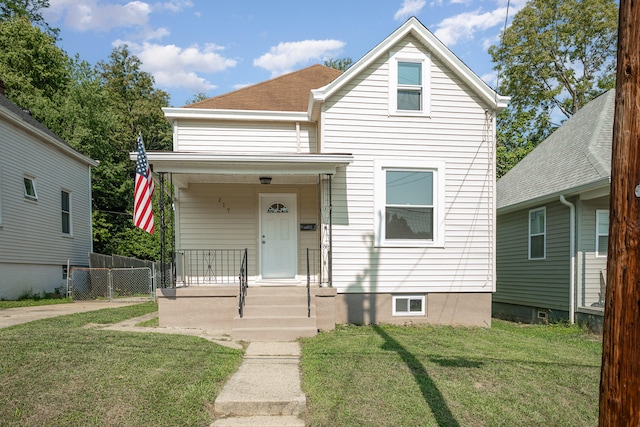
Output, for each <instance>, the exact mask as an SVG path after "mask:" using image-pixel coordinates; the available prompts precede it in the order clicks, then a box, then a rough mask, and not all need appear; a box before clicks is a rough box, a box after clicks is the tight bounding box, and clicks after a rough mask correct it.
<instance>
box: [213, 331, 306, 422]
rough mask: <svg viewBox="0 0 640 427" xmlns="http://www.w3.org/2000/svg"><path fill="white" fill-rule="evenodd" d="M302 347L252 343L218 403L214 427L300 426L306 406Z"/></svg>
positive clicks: (292, 344)
mask: <svg viewBox="0 0 640 427" xmlns="http://www.w3.org/2000/svg"><path fill="white" fill-rule="evenodd" d="M299 362H300V344H299V343H297V342H251V343H249V346H248V347H247V351H246V353H245V357H244V361H243V362H242V365H240V368H239V369H238V371H237V372H236V373H235V374H234V375H233V376H232V377H231V379H230V380H229V381H228V382H227V384H226V385H225V386H224V388H223V389H222V392H220V394H219V395H218V398H217V399H216V401H215V405H214V408H215V412H216V416H218V419H217V420H216V421H215V422H214V423H213V424H212V427H239V426H262V427H268V426H282V427H288V426H297V427H304V425H305V424H304V421H302V420H301V419H299V418H298V417H297V415H298V414H300V413H301V412H302V411H303V410H304V409H305V408H306V405H307V398H306V396H305V394H304V393H303V392H302V388H301V387H300V369H299Z"/></svg>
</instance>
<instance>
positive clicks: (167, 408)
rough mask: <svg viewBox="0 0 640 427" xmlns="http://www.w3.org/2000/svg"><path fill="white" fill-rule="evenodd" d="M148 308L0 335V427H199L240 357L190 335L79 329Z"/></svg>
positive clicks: (41, 324)
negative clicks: (44, 426)
mask: <svg viewBox="0 0 640 427" xmlns="http://www.w3.org/2000/svg"><path fill="white" fill-rule="evenodd" d="M155 310H157V305H156V304H154V303H145V304H137V305H131V306H126V307H121V308H115V309H103V310H98V311H92V312H87V313H81V314H74V315H69V316H61V317H56V318H51V319H47V320H40V321H37V322H31V323H26V324H23V325H17V326H13V327H10V328H5V329H0V390H2V392H0V420H2V422H1V423H0V424H2V425H3V426H18V425H19V426H43V425H46V426H68V425H82V426H121V425H127V426H150V425H153V426H176V425H180V426H207V425H209V424H210V423H211V421H212V416H211V415H210V412H209V411H210V408H211V406H212V404H213V402H214V400H215V397H216V396H217V394H218V393H219V391H220V390H221V388H222V385H223V384H224V382H225V381H226V379H227V378H228V377H229V376H230V375H231V374H232V373H233V372H235V370H236V369H237V367H238V366H239V364H240V362H241V360H242V352H240V351H237V350H232V349H228V348H226V347H221V346H219V345H217V344H214V343H211V342H209V341H206V340H204V339H201V338H196V337H188V336H180V335H165V334H156V333H129V332H119V331H107V330H102V329H97V328H87V327H85V325H87V324H111V323H117V322H120V321H122V320H126V319H129V318H133V317H137V316H141V315H144V314H147V313H151V312H153V311H155Z"/></svg>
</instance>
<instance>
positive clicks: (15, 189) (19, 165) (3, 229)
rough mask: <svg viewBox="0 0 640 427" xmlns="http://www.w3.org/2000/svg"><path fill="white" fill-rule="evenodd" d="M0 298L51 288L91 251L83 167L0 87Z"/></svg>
mask: <svg viewBox="0 0 640 427" xmlns="http://www.w3.org/2000/svg"><path fill="white" fill-rule="evenodd" d="M0 152H2V156H0V299H16V298H17V297H19V296H20V295H21V294H23V293H25V292H33V293H41V292H42V291H47V292H53V291H54V289H55V288H56V287H60V286H62V285H64V284H65V280H64V279H65V276H66V272H67V266H68V265H71V266H74V265H87V264H88V253H89V252H91V250H92V231H91V166H96V165H97V163H96V162H95V161H93V160H91V159H90V158H88V157H85V156H83V155H82V154H80V153H78V152H77V151H75V150H74V149H73V148H71V147H70V146H69V145H67V143H65V142H64V141H63V140H62V139H60V138H59V137H58V136H56V135H55V134H53V133H52V132H51V131H50V130H48V129H47V128H46V127H44V126H43V125H41V124H40V123H39V122H38V121H36V120H35V119H34V118H33V117H31V115H30V114H29V113H28V112H27V111H23V110H22V109H21V108H19V107H18V106H16V105H15V104H13V103H12V102H11V101H9V100H8V99H7V98H6V97H5V96H4V94H3V93H2V91H1V90H0Z"/></svg>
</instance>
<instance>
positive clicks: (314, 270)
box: [307, 248, 322, 285]
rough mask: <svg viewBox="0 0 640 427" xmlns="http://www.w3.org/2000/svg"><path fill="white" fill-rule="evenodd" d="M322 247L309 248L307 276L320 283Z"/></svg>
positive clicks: (315, 282)
mask: <svg viewBox="0 0 640 427" xmlns="http://www.w3.org/2000/svg"><path fill="white" fill-rule="evenodd" d="M320 265H321V259H320V249H309V248H307V277H308V278H309V280H310V281H311V283H313V284H316V285H317V284H319V283H320V280H321V275H322V273H321V269H320Z"/></svg>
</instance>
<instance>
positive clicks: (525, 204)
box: [497, 176, 611, 215]
mask: <svg viewBox="0 0 640 427" xmlns="http://www.w3.org/2000/svg"><path fill="white" fill-rule="evenodd" d="M609 185H611V176H607V177H604V178H600V179H598V180H597V181H592V182H590V183H588V184H584V185H580V186H578V187H574V188H571V189H568V190H567V189H565V190H563V191H561V192H560V191H558V192H554V193H550V194H545V195H543V196H539V197H535V198H533V199H528V200H523V201H521V202H517V203H514V204H512V205H506V206H498V208H497V213H498V215H503V214H506V213H509V212H513V211H517V210H520V209H525V208H529V207H531V206H537V205H540V204H542V203H544V202H546V201H548V200H555V199H556V198H557V197H559V196H561V195H563V194H564V196H565V197H571V196H575V195H578V194H580V193H584V192H587V191H591V190H596V189H598V188H601V187H605V186H609ZM498 192H500V189H498Z"/></svg>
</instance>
